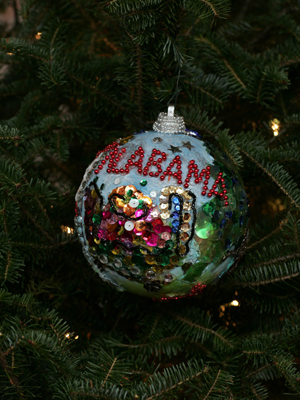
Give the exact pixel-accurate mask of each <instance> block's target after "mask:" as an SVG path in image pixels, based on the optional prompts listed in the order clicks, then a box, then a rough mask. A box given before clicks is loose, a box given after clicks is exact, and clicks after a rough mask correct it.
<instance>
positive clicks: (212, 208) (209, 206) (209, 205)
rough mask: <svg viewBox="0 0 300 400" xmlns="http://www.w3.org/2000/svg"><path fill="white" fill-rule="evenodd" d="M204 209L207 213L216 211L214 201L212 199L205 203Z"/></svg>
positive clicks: (210, 213)
mask: <svg viewBox="0 0 300 400" xmlns="http://www.w3.org/2000/svg"><path fill="white" fill-rule="evenodd" d="M202 210H203V211H204V212H205V214H206V215H212V214H213V213H214V212H215V205H214V203H213V202H212V201H210V202H209V203H205V204H204V206H203V207H202Z"/></svg>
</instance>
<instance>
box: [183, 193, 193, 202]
mask: <svg viewBox="0 0 300 400" xmlns="http://www.w3.org/2000/svg"><path fill="white" fill-rule="evenodd" d="M182 196H183V197H184V198H185V199H186V200H191V199H192V197H191V196H190V195H189V194H188V193H187V192H184V193H183V195H182Z"/></svg>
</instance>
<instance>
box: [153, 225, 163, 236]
mask: <svg viewBox="0 0 300 400" xmlns="http://www.w3.org/2000/svg"><path fill="white" fill-rule="evenodd" d="M163 230H164V227H163V225H155V226H154V232H155V233H158V234H160V233H162V232H163Z"/></svg>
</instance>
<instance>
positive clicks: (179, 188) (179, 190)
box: [176, 187, 184, 194]
mask: <svg viewBox="0 0 300 400" xmlns="http://www.w3.org/2000/svg"><path fill="white" fill-rule="evenodd" d="M183 192H184V190H183V189H182V187H178V188H177V189H176V193H177V194H182V193H183Z"/></svg>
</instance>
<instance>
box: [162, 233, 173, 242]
mask: <svg viewBox="0 0 300 400" xmlns="http://www.w3.org/2000/svg"><path fill="white" fill-rule="evenodd" d="M161 238H162V239H164V240H170V239H171V233H170V232H163V233H162V234H161Z"/></svg>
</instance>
